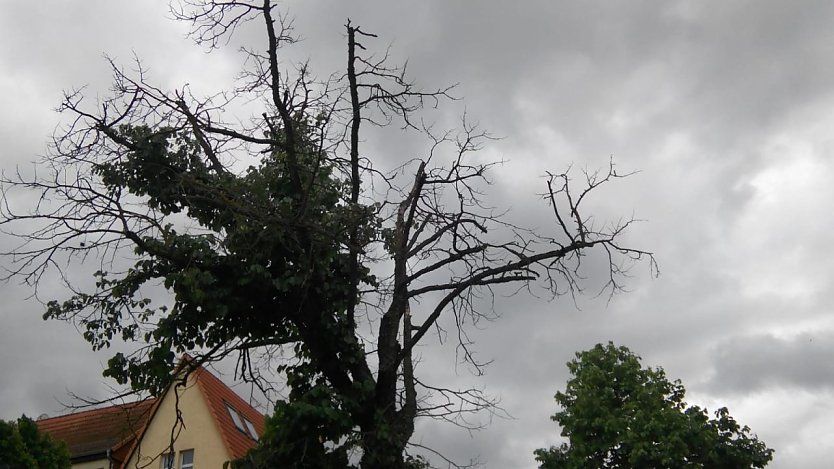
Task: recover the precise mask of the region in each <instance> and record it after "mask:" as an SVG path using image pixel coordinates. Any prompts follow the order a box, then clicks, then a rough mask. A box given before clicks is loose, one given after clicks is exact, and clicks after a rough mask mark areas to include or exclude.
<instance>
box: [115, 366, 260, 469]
mask: <svg viewBox="0 0 834 469" xmlns="http://www.w3.org/2000/svg"><path fill="white" fill-rule="evenodd" d="M192 362H193V358H191V356H190V355H188V354H183V356H182V358H181V359H180V363H179V364H178V365H177V367H176V369H175V373H179V372H180V371H182V370H184V369H185V368H186V367H187V365H188V364H190V363H192ZM191 374H192V375H193V376H194V379H195V380H196V381H197V387H198V388H199V389H200V393H201V394H202V396H203V398H204V399H205V401H206V404H207V406H208V408H209V411H210V412H211V414H212V418H213V419H214V422H215V423H216V424H217V429H218V430H219V431H220V435H221V437H222V438H223V443H224V444H225V446H226V449H227V451H228V453H229V457H230V458H231V459H237V458H240V457H242V456H244V455H245V454H246V453H247V452H248V451H249V450H250V449H252V448H254V447H255V446H257V444H258V442H257V441H256V440H254V439H252V438H250V437H249V436H248V434H245V433H243V432H241V431H240V430H238V429H237V427H236V426H235V423H234V421H232V417H231V415H229V412H228V410H227V409H226V405H229V406H231V407H233V408H234V409H235V410H236V411H238V413H239V414H240V415H241V416H243V417H245V418H246V419H247V420H248V421H249V422H251V423H252V425H253V426H254V427H255V430H256V431H257V432H258V435H259V436H260V435H263V432H264V429H265V426H266V418H265V417H264V416H263V414H261V413H260V412H258V411H257V410H255V408H254V407H252V406H251V405H249V404H248V403H247V402H246V401H244V400H243V399H242V398H241V397H240V396H238V395H237V394H236V393H235V392H234V391H233V390H232V389H231V388H229V387H228V386H226V384H225V383H223V381H221V380H220V379H219V378H217V377H216V376H214V375H213V374H212V373H211V372H209V371H208V370H206V369H205V368H203V367H202V366H198V367H196V368H195V369H193V370H192V371H191ZM169 390H170V386H169V388H168V389H166V390H165V393H163V394H162V397H160V398H158V399H157V405H154V406H152V407H150V408H149V412H148V413H149V415H150V416H151V417H150V418H151V419H152V418H153V416H154V415H155V414H156V411H157V408H158V407H159V404H161V403H162V399H163V398H164V397H165V395H166V394H167V393H168V391H169ZM145 428H146V427H145ZM145 428H142V431H141V433H139V434H138V438H136V439H135V440H134V441H132V442H131V444H130V445H129V446H128V447H129V450H128V451H127V453H126V454H125V456H124V459H123V461H124V462H123V463H122V468H124V467H125V465H126V464H127V463H128V461H129V459H130V456H131V455H132V454H133V452H134V451H135V449H136V447H137V445H138V444H139V442H140V440H141V439H142V436H143V433H144V431H145Z"/></svg>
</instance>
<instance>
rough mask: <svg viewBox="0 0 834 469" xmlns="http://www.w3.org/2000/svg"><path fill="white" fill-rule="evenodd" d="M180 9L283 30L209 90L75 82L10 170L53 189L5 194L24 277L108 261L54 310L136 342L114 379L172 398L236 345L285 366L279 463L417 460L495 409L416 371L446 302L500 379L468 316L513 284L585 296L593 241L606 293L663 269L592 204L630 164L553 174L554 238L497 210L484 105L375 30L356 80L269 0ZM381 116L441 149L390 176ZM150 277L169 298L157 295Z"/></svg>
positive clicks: (364, 35) (352, 65)
mask: <svg viewBox="0 0 834 469" xmlns="http://www.w3.org/2000/svg"><path fill="white" fill-rule="evenodd" d="M173 11H174V14H175V16H176V18H177V19H179V20H183V21H187V22H188V23H190V25H191V26H192V30H191V31H192V37H193V38H194V39H195V40H196V42H197V43H199V44H201V45H204V46H208V47H210V48H215V47H220V46H222V45H224V43H225V42H226V41H227V40H228V37H229V35H230V34H233V33H234V32H235V30H236V29H237V28H238V27H240V26H241V25H243V24H244V23H246V22H249V21H252V20H255V21H258V22H260V24H261V26H262V27H263V32H264V38H263V42H262V43H261V44H259V45H257V46H254V47H251V48H244V49H242V53H243V54H245V55H246V58H247V61H246V64H247V65H246V68H245V69H244V70H243V72H242V73H241V76H240V81H239V83H238V86H237V87H236V88H235V89H233V90H229V91H225V92H220V93H218V94H216V95H213V96H208V97H198V96H194V95H193V94H192V92H191V91H190V90H189V88H188V87H187V86H184V87H182V88H180V89H177V90H173V91H165V90H163V89H160V88H159V87H157V86H155V85H153V84H152V83H149V82H148V80H147V79H146V76H145V74H144V72H143V67H142V64H141V63H139V62H138V61H137V62H136V64H135V70H133V71H132V72H127V71H125V70H124V69H122V68H121V67H120V66H119V65H118V64H116V63H111V65H112V68H113V71H114V77H115V78H114V87H113V89H114V93H113V95H112V96H110V97H109V98H107V99H104V100H103V101H101V102H98V103H95V104H89V103H87V102H86V101H85V99H84V96H83V94H82V93H81V92H80V91H74V92H70V93H67V95H66V97H65V99H64V102H63V104H62V105H61V107H60V110H61V112H62V113H63V114H64V115H66V116H69V124H68V126H67V127H65V128H63V129H61V130H60V131H59V132H58V133H56V136H55V140H54V144H53V145H52V147H51V152H50V153H49V154H48V156H47V157H46V158H45V159H44V160H43V161H42V162H41V164H40V166H39V172H38V175H37V176H36V177H34V178H26V177H23V176H19V175H8V174H7V175H5V176H4V177H3V191H4V200H7V201H8V200H9V198H10V197H11V196H12V195H13V193H15V192H16V191H29V193H31V192H34V193H35V194H36V196H37V198H38V203H37V206H35V207H33V208H32V210H31V211H26V212H20V211H14V210H12V208H11V205H9V204H3V207H2V220H0V225H2V226H3V229H4V230H5V231H6V232H8V233H12V234H13V235H15V236H18V237H19V239H20V240H21V243H20V245H19V246H18V247H17V248H16V249H15V250H13V251H11V252H8V253H6V255H7V259H9V260H10V261H11V262H10V265H11V268H10V269H11V270H10V272H9V273H8V275H7V278H9V279H18V280H22V281H24V282H26V283H29V284H32V285H35V286H37V284H38V282H39V281H41V279H42V278H43V276H44V275H45V274H47V273H49V272H51V271H57V272H59V273H62V272H66V266H68V265H70V264H72V265H75V264H80V263H82V262H87V265H89V264H90V263H93V262H96V263H97V264H96V268H95V270H96V272H95V274H94V277H95V285H94V286H90V285H88V284H85V282H83V281H78V279H77V278H71V276H69V275H64V276H63V279H64V281H65V282H66V285H67V288H69V289H70V291H71V292H72V294H71V296H70V297H69V298H68V299H66V300H64V301H49V302H48V303H47V309H46V313H45V316H46V317H47V318H55V319H64V320H69V321H74V322H75V323H76V324H77V325H78V326H79V327H80V328H82V329H83V331H84V332H83V333H84V338H85V339H86V340H88V341H89V342H90V343H91V344H92V346H93V348H95V349H102V348H106V347H109V346H110V345H111V342H112V341H113V340H125V341H129V342H136V343H137V348H136V351H135V352H134V353H132V354H128V355H126V354H122V353H116V354H114V356H113V357H112V359H111V360H110V361H109V363H108V368H107V370H106V371H105V374H106V375H107V376H111V377H113V378H115V379H116V380H117V381H118V382H119V383H122V384H127V383H129V384H130V385H131V387H132V389H133V390H135V391H147V392H150V393H158V392H160V390H162V389H164V387H165V386H166V385H167V383H168V382H169V380H170V379H171V377H170V370H171V369H172V367H173V364H174V361H175V359H176V356H177V355H178V354H179V353H182V352H186V351H187V352H189V353H190V354H191V355H192V356H193V357H194V360H193V362H192V363H193V365H195V366H197V365H201V364H203V363H207V362H211V361H216V360H220V359H223V358H224V357H227V356H229V355H236V356H237V357H238V372H239V373H240V375H241V376H243V377H244V378H245V379H247V380H252V381H254V382H256V383H258V384H259V385H261V386H264V387H266V386H269V385H270V384H269V383H268V382H267V381H266V380H265V379H264V378H263V376H262V374H261V370H262V369H263V367H269V368H270V369H272V370H273V371H274V370H277V371H278V372H280V373H281V374H282V375H283V377H284V379H286V383H287V386H288V388H289V392H288V395H287V396H286V399H284V400H281V401H280V402H278V403H277V404H276V412H275V416H274V417H272V420H273V422H272V424H273V425H272V426H273V428H274V429H275V430H274V432H277V433H281V434H292V435H295V436H297V437H298V438H296V439H276V440H274V441H273V443H274V444H272V446H270V443H269V438H267V437H265V438H264V440H265V447H266V448H267V449H264V451H265V452H264V453H262V454H261V455H260V456H259V457H261V458H262V459H264V458H265V460H268V461H270V464H278V465H280V464H283V463H286V462H287V461H291V462H293V464H297V465H299V467H300V466H304V465H305V464H306V465H308V466H310V465H316V464H323V463H322V462H321V461H325V460H328V461H336V462H335V463H334V464H336V463H338V464H343V463H345V461H346V457H347V455H348V454H349V452H350V451H353V450H355V449H358V450H359V451H360V454H361V463H362V467H363V468H367V469H372V468H382V467H385V468H396V467H403V465H404V464H405V463H404V458H405V456H404V455H405V453H406V449H407V446H408V445H409V439H410V438H411V436H412V434H413V432H414V420H415V419H416V418H418V417H435V418H441V419H445V420H448V421H451V422H453V423H456V424H459V425H466V424H467V423H466V420H465V419H464V418H463V417H464V416H465V415H466V414H467V413H470V412H477V411H480V410H483V409H488V408H489V407H490V406H492V405H493V404H494V402H493V401H492V400H491V399H490V398H489V397H488V396H487V395H485V394H483V393H482V392H481V391H479V390H475V389H448V388H446V387H443V386H437V385H433V384H431V383H426V382H424V381H421V380H420V379H419V378H418V377H417V375H416V374H415V363H414V358H413V352H414V348H415V346H416V345H417V344H418V343H420V342H421V341H424V340H425V339H426V337H427V336H431V334H432V333H433V332H432V331H433V330H434V328H436V327H440V322H439V320H440V318H441V317H444V316H452V317H454V320H455V324H457V325H458V333H457V336H458V338H459V340H460V344H459V345H460V350H462V351H463V355H464V357H465V359H467V360H469V361H470V362H471V363H472V364H473V365H474V366H475V367H476V368H477V369H478V370H479V371H480V366H481V364H479V363H478V362H476V361H475V360H474V359H473V357H472V355H471V353H470V345H471V344H470V343H469V341H468V339H467V338H466V333H465V330H464V329H462V326H463V324H464V323H465V322H467V321H469V320H473V319H475V320H477V319H478V318H479V317H481V316H482V315H484V314H486V313H488V311H486V310H484V309H482V308H484V307H485V306H484V305H485V304H488V301H487V302H484V301H481V300H480V298H482V297H483V296H488V295H491V294H492V289H493V288H495V287H497V286H500V285H503V284H513V285H515V288H519V287H524V286H527V285H530V284H534V283H537V284H539V285H541V286H543V287H544V288H546V289H548V290H549V291H550V292H552V294H554V295H560V294H564V293H571V294H575V293H577V292H579V291H581V289H582V284H581V283H580V281H581V279H582V277H581V269H582V260H583V253H585V252H586V251H589V250H592V249H596V250H600V252H601V253H603V255H604V256H607V259H608V261H609V266H610V270H609V275H608V277H607V285H606V289H607V291H609V292H610V293H614V292H617V291H619V290H620V289H621V284H620V282H621V280H622V277H623V274H625V271H626V269H627V268H628V267H629V266H630V265H631V263H632V262H634V261H637V260H641V259H644V260H646V261H647V262H648V263H650V264H651V265H652V268H654V259H653V258H652V256H651V254H650V253H648V252H646V251H643V250H639V249H633V248H630V247H626V246H623V245H621V244H620V243H619V238H620V236H621V234H622V233H623V231H624V230H626V229H627V228H629V226H630V225H631V224H632V220H625V221H623V222H621V223H618V224H613V225H606V226H595V225H594V224H593V223H592V218H590V217H589V216H588V215H587V214H586V213H585V212H584V211H583V207H584V205H583V204H584V202H585V201H586V199H588V198H589V197H591V196H592V194H593V192H594V190H595V189H596V188H598V187H599V186H600V185H602V184H606V183H608V182H610V181H612V180H614V179H617V178H620V177H622V175H621V174H619V173H618V172H617V171H616V169H615V167H614V165H613V163H612V164H611V165H610V166H609V167H608V168H607V169H606V170H604V171H602V172H599V173H583V175H584V177H583V178H582V180H581V181H580V185H581V187H579V188H578V189H576V188H575V187H574V185H573V184H572V181H571V180H570V178H569V176H568V174H567V173H560V174H550V175H548V177H547V180H546V186H545V187H544V191H545V192H544V195H545V196H544V201H545V203H549V204H550V206H551V207H552V211H553V212H552V213H553V225H552V226H553V227H554V230H553V231H552V232H536V231H534V230H531V229H527V228H525V227H519V226H513V225H512V224H510V223H509V222H507V221H506V220H505V219H504V218H502V212H499V211H497V210H495V209H493V208H491V207H488V206H486V205H485V204H484V203H483V199H482V194H483V191H484V190H485V189H486V187H487V186H488V184H489V180H488V178H487V176H488V172H489V170H490V169H491V167H492V166H493V165H494V164H492V163H480V162H478V161H477V160H475V159H473V158H471V154H472V153H473V152H476V151H478V150H479V149H480V148H481V146H482V145H483V144H484V143H485V142H486V141H488V140H489V136H488V135H487V134H486V133H484V132H483V131H481V130H479V129H478V127H477V126H476V125H472V124H471V123H470V122H469V121H467V120H466V119H463V121H462V127H461V128H460V129H459V130H458V131H448V132H438V131H436V130H435V129H433V128H432V127H431V126H429V125H427V124H424V123H423V121H422V119H421V115H420V112H421V110H423V109H424V108H425V107H426V106H428V107H434V106H437V105H438V104H440V103H442V102H443V101H444V100H446V99H449V98H450V91H451V89H450V88H440V89H434V90H430V91H424V90H422V89H420V88H418V87H417V86H415V85H414V84H413V83H412V82H411V81H409V78H408V77H407V75H406V73H405V68H404V67H403V68H399V67H395V66H391V65H389V63H388V57H387V53H385V54H383V55H381V56H380V55H374V54H372V53H369V52H367V47H368V46H369V45H370V44H369V43H371V42H373V41H374V40H375V36H374V35H373V34H370V33H369V32H367V31H365V30H363V29H360V28H359V27H357V26H355V25H353V24H352V23H350V22H348V23H347V25H346V36H347V67H346V69H345V71H344V72H343V73H341V74H335V75H333V76H331V77H330V78H328V79H325V80H318V79H315V78H314V77H313V75H312V74H311V72H310V71H309V70H308V66H307V64H306V63H301V64H297V65H296V66H294V67H289V68H284V67H283V65H284V62H283V61H282V59H281V58H280V54H281V51H282V48H283V47H285V46H287V45H291V44H293V43H294V42H295V39H294V36H293V35H292V31H291V23H290V22H289V21H288V19H287V17H286V16H284V15H282V14H280V13H279V12H278V10H277V9H276V8H275V5H273V2H271V1H270V0H262V1H254V0H252V1H237V0H229V1H222V2H221V1H198V0H193V1H191V0H189V1H185V2H183V3H182V4H180V5H179V6H177V7H175V8H174V10H173ZM238 103H247V105H248V106H249V108H251V106H253V105H256V104H259V105H260V110H259V112H257V113H256V115H254V116H253V117H251V118H249V119H246V120H241V121H239V122H233V121H231V120H230V119H229V118H228V117H226V114H223V112H222V111H223V110H224V109H231V108H233V107H234V106H236V105H237V104H238ZM368 126H376V127H380V128H383V129H387V130H389V131H392V132H417V133H420V134H422V135H424V136H425V137H426V138H427V139H428V140H427V141H428V143H429V144H428V147H427V149H426V152H425V154H424V155H423V157H422V158H420V159H416V160H412V161H408V162H406V163H404V164H403V165H402V166H401V167H399V168H398V169H397V170H396V171H393V172H383V171H380V170H378V169H376V167H375V165H374V164H373V163H374V162H373V161H371V160H370V159H369V158H368V156H367V155H365V154H364V153H363V149H362V142H363V138H362V129H363V128H367V127H368ZM14 195H16V194H14ZM126 258H127V260H125V259H126ZM386 270H387V273H380V272H385V271H386ZM154 288H156V289H159V288H163V289H165V290H167V291H168V292H169V293H170V295H171V296H170V298H171V300H170V303H169V304H165V305H160V306H156V305H155V304H152V303H151V301H150V300H149V299H148V298H149V297H150V295H149V294H148V293H147V292H148V291H153V289H154ZM415 305H419V306H415ZM368 331H370V332H368ZM270 359H271V360H270ZM267 360H269V361H268V363H267ZM304 458H307V459H306V460H305V459H304ZM305 461H306V462H305ZM412 461H416V460H415V459H413V458H412Z"/></svg>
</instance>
